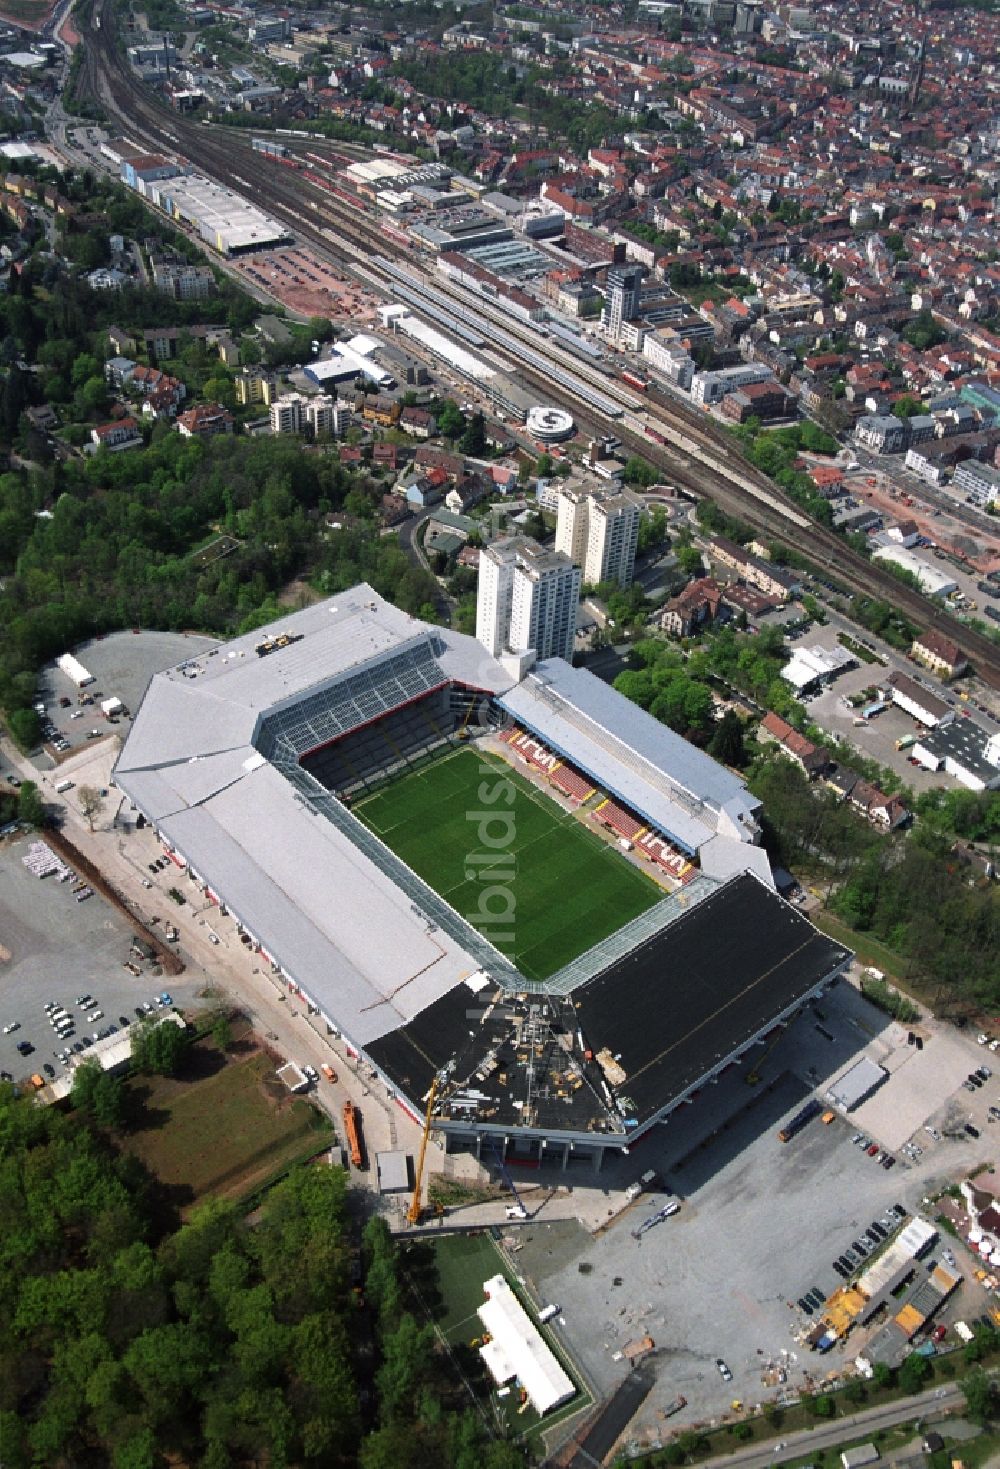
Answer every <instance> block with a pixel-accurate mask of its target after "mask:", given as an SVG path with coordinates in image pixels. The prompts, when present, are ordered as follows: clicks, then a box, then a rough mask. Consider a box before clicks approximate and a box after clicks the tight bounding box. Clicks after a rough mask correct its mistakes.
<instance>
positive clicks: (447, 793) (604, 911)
mask: <svg viewBox="0 0 1000 1469" xmlns="http://www.w3.org/2000/svg"><path fill="white" fill-rule="evenodd" d="M352 810H353V811H354V814H355V815H356V816H358V817H359V818H360V819H361V820H362V821H363V822H364V823H365V825H366V826H368V827H370V828H371V830H372V831H374V832H375V833H376V834H377V835H378V836H380V837H381V838H382V840H383V841H384V842H385V843H386V845H387V846H388V847H391V848H392V850H393V851H394V852H395V853H396V855H397V856H399V857H402V859H403V861H404V862H405V863H406V864H407V865H408V866H409V867H411V868H412V869H413V871H414V872H416V873H417V874H418V875H419V876H420V877H422V878H423V879H424V881H425V882H426V883H427V884H428V886H429V887H432V888H433V889H434V891H435V892H436V893H439V894H440V895H441V897H443V898H444V899H445V900H446V901H447V902H448V903H450V905H451V906H452V907H453V908H454V909H455V911H456V912H457V913H460V914H461V915H462V917H463V918H465V919H467V920H468V922H469V923H471V924H472V926H473V927H474V928H478V929H479V931H480V932H481V933H483V934H485V936H486V937H487V938H488V939H489V940H490V941H491V942H492V943H493V944H495V945H496V947H497V948H498V949H499V950H500V951H501V952H502V953H503V954H505V955H506V956H507V958H508V959H510V960H511V961H512V962H513V963H514V964H516V965H517V967H518V969H520V971H521V973H522V974H523V975H525V977H526V978H528V979H534V980H542V979H547V978H548V977H549V976H550V975H552V974H554V973H555V972H556V970H558V969H561V968H562V966H563V965H564V964H568V963H569V961H570V960H571V959H575V958H576V956H577V955H578V954H582V953H583V952H584V951H585V950H586V949H589V948H591V947H592V945H594V944H596V943H597V942H598V941H599V940H600V939H603V938H605V937H606V936H607V935H608V934H609V933H613V932H614V931H615V930H616V929H618V928H621V926H622V924H624V923H627V922H628V921H629V919H631V918H635V917H636V916H637V915H638V914H640V913H644V912H645V911H646V909H647V908H651V907H652V905H653V904H654V903H656V902H659V900H660V899H661V898H662V897H663V896H664V894H663V892H662V891H661V890H660V888H659V887H658V886H657V885H656V884H655V883H654V882H653V881H652V879H651V878H648V877H645V876H644V875H643V874H642V873H641V872H639V871H637V870H636V868H634V867H632V866H631V865H630V864H629V863H628V862H626V861H624V860H623V858H622V857H621V856H620V855H619V854H618V853H617V852H616V851H615V850H614V848H613V847H609V846H608V845H607V844H606V843H605V842H603V841H601V839H600V838H599V837H598V836H597V835H596V834H595V833H594V832H591V831H587V829H586V828H585V827H584V826H582V825H581V823H580V822H579V821H578V820H577V819H576V818H575V817H574V816H572V815H571V814H569V813H568V812H565V811H563V810H562V808H561V807H560V806H558V805H557V804H556V803H555V802H554V801H551V800H549V799H548V798H547V797H546V796H545V795H543V794H542V793H541V792H539V791H537V790H536V789H535V788H534V787H533V786H532V785H531V784H530V783H529V782H528V781H527V780H526V779H525V778H524V777H523V776H521V775H519V774H518V773H517V772H516V771H513V770H511V769H510V767H509V766H508V765H507V764H506V763H505V762H504V761H502V760H500V759H498V758H497V757H496V756H490V755H485V754H484V753H483V752H482V751H480V750H473V749H470V748H468V747H465V748H463V749H460V750H453V751H451V752H449V753H448V754H446V755H444V756H442V757H441V758H439V759H437V760H434V761H432V762H431V763H429V764H427V765H425V766H423V767H422V768H421V769H419V770H414V771H410V772H409V773H408V774H406V775H403V776H400V778H399V779H398V780H395V781H393V782H391V783H390V784H389V785H388V786H384V787H383V788H382V789H381V790H380V791H377V792H376V793H375V794H374V795H371V796H368V797H367V798H362V799H361V800H359V801H357V802H356V803H355V805H354V806H353V807H352Z"/></svg>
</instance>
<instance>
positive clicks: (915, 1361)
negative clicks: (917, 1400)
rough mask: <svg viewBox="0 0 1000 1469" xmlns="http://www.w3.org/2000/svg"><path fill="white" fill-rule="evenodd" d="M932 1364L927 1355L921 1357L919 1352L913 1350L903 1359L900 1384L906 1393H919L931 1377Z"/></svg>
mask: <svg viewBox="0 0 1000 1469" xmlns="http://www.w3.org/2000/svg"><path fill="white" fill-rule="evenodd" d="M932 1370H933V1369H932V1368H931V1364H930V1362H928V1360H927V1358H926V1357H921V1356H920V1355H919V1354H918V1353H917V1352H911V1353H910V1355H909V1356H908V1357H905V1358H904V1359H903V1363H902V1365H901V1366H900V1369H899V1386H900V1387H901V1388H902V1390H903V1392H905V1393H917V1392H919V1391H920V1389H921V1387H922V1386H923V1385H924V1383H925V1382H926V1381H927V1379H928V1377H930V1375H931V1372H932Z"/></svg>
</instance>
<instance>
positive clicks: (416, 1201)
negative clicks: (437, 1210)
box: [406, 1076, 438, 1224]
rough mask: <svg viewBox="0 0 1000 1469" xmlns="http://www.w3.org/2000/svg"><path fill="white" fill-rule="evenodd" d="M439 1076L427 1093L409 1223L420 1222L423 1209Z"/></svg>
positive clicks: (408, 1210)
mask: <svg viewBox="0 0 1000 1469" xmlns="http://www.w3.org/2000/svg"><path fill="white" fill-rule="evenodd" d="M437 1090H438V1078H437V1077H436V1076H435V1078H434V1080H433V1081H432V1082H431V1089H430V1091H429V1092H428V1093H427V1115H426V1117H425V1118H424V1130H423V1132H422V1133H421V1135H420V1152H419V1153H418V1155H417V1172H416V1177H415V1178H414V1180H413V1198H412V1199H411V1200H410V1207H409V1208H408V1209H407V1211H406V1222H407V1224H419V1223H420V1216H421V1214H422V1213H423V1210H422V1208H421V1205H420V1190H421V1187H422V1186H423V1182H424V1158H425V1157H426V1155H427V1139H428V1138H429V1137H430V1135H431V1121H432V1119H433V1115H434V1100H435V1098H436V1097H437Z"/></svg>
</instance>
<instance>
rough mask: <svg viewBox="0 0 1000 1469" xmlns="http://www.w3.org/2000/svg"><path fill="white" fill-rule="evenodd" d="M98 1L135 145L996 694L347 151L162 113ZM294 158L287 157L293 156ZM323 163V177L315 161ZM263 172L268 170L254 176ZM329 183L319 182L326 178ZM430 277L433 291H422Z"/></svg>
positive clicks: (83, 83) (697, 429)
mask: <svg viewBox="0 0 1000 1469" xmlns="http://www.w3.org/2000/svg"><path fill="white" fill-rule="evenodd" d="M105 14H106V15H110V14H111V6H110V0H95V3H94V4H93V5H92V6H91V7H90V9H89V10H88V11H87V12H86V13H84V14H82V15H81V17H80V30H81V35H82V37H83V43H84V62H83V65H82V67H81V69H80V73H79V79H78V96H79V97H81V98H89V99H91V100H93V101H95V102H97V103H98V104H99V105H100V106H101V107H102V108H103V109H104V110H105V111H106V112H107V113H108V114H109V115H110V116H111V117H112V118H113V119H114V121H115V123H116V124H117V125H118V126H119V127H120V128H121V130H122V132H123V133H124V135H125V136H126V137H128V138H129V139H131V140H132V141H133V142H135V143H137V144H139V145H141V146H148V147H149V148H151V149H154V150H156V151H160V150H162V149H163V148H164V147H165V146H166V147H168V148H170V149H172V150H175V151H176V152H177V153H179V154H181V155H183V156H184V157H186V158H187V159H188V160H189V161H190V162H191V163H193V164H194V165H196V166H197V167H199V168H201V169H204V170H205V172H206V173H207V174H209V175H210V176H211V177H213V178H215V179H216V180H219V181H220V182H224V183H226V184H228V185H230V186H232V187H233V188H235V189H237V190H238V191H239V192H240V193H241V194H242V195H243V196H244V197H245V198H246V199H247V200H248V201H250V202H251V203H252V204H254V205H257V206H258V207H261V208H264V209H266V210H267V211H268V213H269V214H270V215H271V216H272V217H273V218H275V219H276V220H278V221H279V222H280V223H281V224H282V225H284V226H285V227H286V228H287V229H288V231H289V233H290V234H291V235H292V236H293V237H294V239H295V240H296V241H297V242H299V243H300V244H302V245H303V246H308V247H309V248H310V249H311V250H312V251H314V252H315V254H316V255H317V256H318V257H319V259H320V260H323V261H330V262H331V263H332V264H333V265H334V268H335V270H336V272H337V273H338V274H339V275H349V276H351V277H353V278H354V279H355V280H357V281H359V282H360V283H361V284H362V286H367V287H368V288H370V290H371V292H372V293H374V294H376V295H378V296H381V297H382V298H384V299H386V300H390V301H393V302H397V301H398V302H400V303H403V304H405V305H406V306H407V307H409V308H412V309H413V310H414V311H415V312H417V313H419V315H420V317H421V318H422V319H424V320H428V321H430V322H431V323H432V324H433V325H434V326H435V327H437V328H438V329H440V330H441V331H442V332H443V333H445V334H446V335H447V336H448V337H449V338H450V339H452V340H453V341H454V340H457V341H459V342H460V343H461V344H462V345H463V346H464V347H466V348H467V349H468V350H469V351H470V352H473V353H475V354H476V355H478V356H480V357H481V359H482V360H483V362H484V363H485V364H486V365H487V367H489V368H491V369H492V370H494V371H499V372H504V373H508V374H512V375H515V376H516V378H517V379H518V380H519V381H520V382H522V383H523V384H524V385H525V386H526V387H528V388H530V389H532V390H534V391H536V392H539V393H541V394H544V401H546V402H551V403H553V404H556V405H558V406H561V407H566V408H568V409H570V411H571V412H572V413H573V415H574V418H575V419H576V421H577V423H578V425H579V426H580V427H581V428H583V429H585V430H589V431H592V432H595V433H598V434H614V435H615V436H616V437H617V438H618V439H619V441H620V442H621V444H622V446H623V448H624V449H625V450H626V451H628V452H630V453H640V454H642V455H643V456H644V457H645V458H646V459H647V460H648V461H649V462H650V463H652V464H653V465H654V466H655V467H656V468H657V469H658V470H660V471H662V473H663V476H664V478H665V479H666V480H668V481H669V482H671V483H673V484H675V485H677V486H678V488H680V489H682V490H684V491H685V492H687V493H689V494H692V495H695V496H697V497H699V498H700V497H708V498H710V499H712V500H713V501H714V502H715V503H716V504H717V505H718V506H719V507H720V509H722V510H723V511H725V512H726V513H727V514H730V515H733V516H736V517H739V518H740V519H741V520H743V521H744V522H745V523H747V524H749V525H750V526H751V527H752V528H753V529H754V530H755V531H757V532H759V533H760V534H761V535H763V536H766V537H769V538H772V539H776V540H779V541H780V542H782V543H783V544H785V545H786V546H788V547H789V548H790V549H792V550H794V551H798V552H801V553H802V554H804V555H806V556H808V557H809V559H810V560H811V561H812V562H813V563H814V564H816V565H818V566H819V567H821V568H823V569H824V570H825V571H826V572H827V573H832V572H834V571H835V573H836V576H837V578H838V580H839V581H840V582H841V583H842V584H843V585H844V587H845V588H847V589H849V590H850V591H852V592H854V593H860V594H864V595H875V596H882V597H884V598H886V600H888V601H890V602H892V603H894V604H895V605H896V606H897V607H898V608H900V610H902V611H903V612H905V613H907V614H908V615H909V616H911V617H913V618H915V619H917V621H918V622H919V623H920V624H921V625H923V626H931V627H937V628H939V629H940V630H941V631H944V632H947V634H948V635H949V636H950V637H953V638H955V639H956V641H957V642H958V643H959V644H960V646H961V647H962V648H963V649H964V651H965V652H966V653H967V655H968V656H969V657H970V658H971V659H972V660H973V661H974V663H975V665H976V667H977V669H978V671H979V673H980V674H981V676H982V677H983V678H984V679H985V680H986V681H987V682H988V683H991V684H992V685H993V686H995V687H1000V649H998V648H997V646H996V645H995V644H994V643H993V642H992V641H991V640H990V639H989V638H988V637H986V636H985V635H984V634H982V633H979V632H978V631H976V630H975V629H974V628H970V627H967V626H962V625H960V624H958V623H957V622H956V621H955V620H954V619H953V618H951V617H950V616H949V615H948V613H947V612H946V611H945V610H943V609H942V608H940V607H937V606H935V605H934V604H933V603H932V602H930V601H929V600H928V599H927V598H925V597H924V596H923V595H922V594H921V593H920V592H919V591H917V590H916V589H915V588H913V587H910V586H907V585H905V584H903V583H901V582H900V581H899V580H898V578H896V577H895V576H893V575H892V573H890V572H888V571H886V570H884V569H883V568H881V567H879V566H878V565H876V564H874V563H872V562H870V561H868V560H866V559H865V558H864V557H863V556H861V555H860V554H858V553H857V552H855V551H854V550H853V549H852V548H851V547H850V546H849V545H847V544H846V543H845V541H844V540H843V539H842V538H841V537H840V536H838V535H837V534H835V533H834V532H833V531H830V530H827V529H826V528H824V527H822V526H820V525H818V524H817V523H815V522H813V521H812V520H810V519H809V518H808V517H807V516H806V515H804V514H803V513H802V512H801V511H800V510H799V509H798V508H797V507H795V506H794V505H793V504H792V503H791V502H790V501H789V500H787V499H786V498H785V497H784V496H783V495H782V493H781V491H780V490H778V489H777V488H776V487H775V486H774V485H773V484H772V483H771V481H770V480H768V479H767V478H766V477H765V476H764V475H763V474H761V473H760V472H759V471H757V470H755V469H754V468H753V467H752V466H751V465H749V464H748V463H747V462H746V460H744V459H743V458H742V456H741V455H740V454H739V453H738V451H737V450H736V448H735V446H734V445H733V443H732V441H731V440H729V439H728V436H727V435H726V434H725V432H724V430H723V429H722V428H721V427H719V426H717V425H716V424H715V423H714V422H713V421H711V420H708V419H707V418H706V417H705V415H704V414H702V413H699V411H698V410H697V409H696V408H694V407H689V406H687V405H685V404H684V403H682V402H680V401H673V400H671V401H670V403H669V405H667V404H666V403H664V402H657V401H650V400H647V399H646V398H644V397H643V396H642V395H641V393H637V392H634V391H631V390H630V389H629V388H628V387H626V386H624V385H623V384H621V383H620V382H618V381H617V380H616V379H615V378H614V377H612V376H610V375H609V370H608V369H607V368H606V367H605V369H604V370H602V366H601V364H599V363H596V364H595V363H591V362H588V361H583V360H581V358H580V357H579V356H578V355H575V354H574V353H572V352H571V351H570V350H569V349H568V348H567V347H565V346H563V345H560V344H559V343H557V342H556V341H555V340H553V339H552V338H550V337H548V336H546V335H545V333H544V332H543V331H541V330H539V328H538V326H537V324H534V323H531V324H529V323H521V322H519V321H518V319H517V318H516V317H514V316H512V314H511V313H509V312H505V311H504V310H503V308H502V306H494V305H492V304H491V303H489V302H487V301H484V300H483V299H482V298H481V297H478V296H472V295H470V294H469V293H467V292H465V291H463V290H462V289H461V288H460V287H458V286H456V285H454V284H453V283H451V282H449V281H448V280H446V279H445V278H443V277H442V276H440V274H439V273H438V272H433V273H432V271H431V270H429V269H427V268H426V267H425V266H424V265H423V264H422V263H421V261H420V259H419V257H418V256H417V255H416V253H415V252H414V250H413V249H412V248H409V247H408V246H407V245H406V244H405V243H402V237H399V239H397V238H396V234H395V232H394V231H391V230H390V229H389V228H388V227H387V226H386V225H385V223H384V222H383V221H379V220H376V219H374V218H373V217H372V216H371V215H370V214H368V213H367V212H366V211H365V210H364V209H363V208H362V206H361V205H360V204H352V203H350V202H348V200H347V197H346V196H345V195H343V194H342V193H340V192H335V191H334V189H335V186H334V183H333V178H334V173H335V170H336V169H337V168H338V167H339V166H342V165H343V164H344V162H345V161H348V160H349V159H350V160H353V159H354V158H356V157H361V156H366V155H365V153H364V150H360V149H355V148H353V147H352V146H351V145H349V144H342V143H337V144H336V146H335V147H334V146H331V145H330V144H328V143H327V142H326V141H325V140H322V139H315V138H311V139H309V141H308V149H309V153H308V158H306V157H305V155H304V154H303V157H302V163H303V167H302V168H301V169H299V170H294V171H293V170H292V169H289V168H282V167H280V166H278V165H277V164H274V163H271V164H265V165H262V164H261V154H260V153H258V152H255V151H254V149H253V143H252V139H251V137H250V135H249V134H243V133H239V132H235V131H234V132H232V133H226V132H224V131H223V130H222V129H221V128H219V127H215V126H205V125H203V124H197V123H193V122H190V121H188V120H186V119H185V118H183V117H182V116H179V115H177V114H176V113H174V112H172V111H171V110H170V109H169V108H167V107H166V106H165V105H163V104H162V103H160V102H159V101H157V99H156V98H155V97H154V96H153V95H152V94H151V93H150V92H148V91H147V90H146V89H145V88H144V87H143V86H142V85H141V84H140V83H139V82H138V81H137V80H136V79H135V78H134V77H133V76H132V74H131V73H130V72H129V71H128V68H127V67H126V65H125V63H124V60H123V59H122V57H121V56H120V55H119V53H118V51H117V50H116V47H115V44H114V31H113V27H111V26H108V25H102V24H101V17H102V16H103V15H105ZM293 156H294V155H293ZM324 158H328V159H329V166H328V170H324V165H323V160H324ZM262 167H264V168H267V170H268V171H267V172H266V173H264V172H262ZM327 173H328V177H327V176H326V175H327ZM432 280H433V284H432V283H431V281H432Z"/></svg>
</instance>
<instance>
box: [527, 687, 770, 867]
mask: <svg viewBox="0 0 1000 1469" xmlns="http://www.w3.org/2000/svg"><path fill="white" fill-rule="evenodd" d="M500 703H501V704H502V705H503V707H504V708H505V709H506V710H507V711H508V712H509V713H510V714H512V715H513V716H514V718H515V719H520V720H523V721H524V722H525V723H526V724H528V725H530V726H531V728H532V729H535V730H537V732H538V733H539V735H540V736H541V737H542V738H543V739H544V740H546V741H547V742H548V743H549V744H550V745H551V746H552V747H553V748H554V749H555V750H557V751H558V752H559V753H560V754H563V755H565V756H567V758H568V759H570V760H572V761H574V763H576V764H577V765H580V766H581V767H582V768H583V769H584V770H585V771H586V772H587V773H588V774H589V775H591V776H594V777H595V778H599V779H600V781H601V783H602V785H603V786H604V788H605V789H606V790H609V791H610V792H611V793H612V794H613V795H615V796H618V797H619V798H620V799H621V800H623V801H625V802H626V803H627V804H628V805H629V806H631V807H632V809H633V811H635V812H637V813H638V814H639V815H640V816H644V817H645V818H646V819H647V820H648V821H649V822H650V823H651V824H652V825H654V826H656V827H657V828H658V829H659V830H660V831H663V832H665V833H667V835H669V836H671V837H673V839H674V840H675V841H677V842H679V843H680V844H681V845H682V846H683V847H684V848H685V849H686V850H687V851H689V852H695V851H697V850H698V849H699V848H700V847H701V846H703V845H704V843H705V842H707V841H708V840H709V839H710V838H711V837H713V836H714V835H715V834H716V832H717V831H719V830H720V829H721V830H722V831H723V833H724V834H725V835H728V836H733V837H735V838H737V839H742V840H743V841H746V842H749V841H750V840H751V836H752V831H753V812H754V811H755V810H756V809H757V807H758V806H759V805H760V802H759V801H757V800H756V799H755V798H754V797H753V796H751V795H749V794H748V792H747V788H746V785H745V784H744V782H743V781H742V780H740V778H739V776H737V775H733V774H731V773H730V771H728V770H727V769H726V767H725V766H724V765H720V764H719V763H718V761H716V760H713V759H712V758H711V756H710V755H706V754H704V753H703V752H702V751H701V750H699V749H697V748H696V747H695V746H694V745H692V744H690V743H689V742H688V741H687V740H685V739H683V738H682V737H681V736H680V735H679V734H675V733H674V732H673V730H671V729H668V728H667V726H666V725H664V724H661V723H660V722H659V720H658V719H654V718H653V716H652V715H651V714H647V713H646V711H645V710H644V709H640V708H638V706H637V705H635V704H630V703H629V701H628V700H627V699H625V698H623V697H622V695H621V694H619V693H618V692H617V691H616V690H615V689H612V688H610V687H609V686H608V685H607V684H606V683H603V682H602V681H601V679H599V678H596V677H595V676H594V675H593V674H592V673H589V672H588V671H587V670H586V669H583V668H571V667H570V665H569V664H568V663H565V662H564V661H563V660H562V659H561V658H550V659H547V660H546V661H545V662H543V663H539V664H537V665H536V666H535V668H534V669H533V670H532V671H531V672H530V673H529V674H528V676H527V678H525V680H524V681H523V683H520V684H518V685H517V687H516V688H513V689H511V690H510V691H509V692H508V693H506V694H504V695H503V696H502V697H501V699H500Z"/></svg>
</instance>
